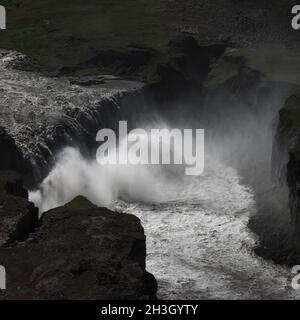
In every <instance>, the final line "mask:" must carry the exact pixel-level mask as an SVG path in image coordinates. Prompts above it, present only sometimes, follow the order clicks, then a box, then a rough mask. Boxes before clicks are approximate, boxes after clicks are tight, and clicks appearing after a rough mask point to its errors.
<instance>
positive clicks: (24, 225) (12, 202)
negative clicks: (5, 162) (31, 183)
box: [0, 171, 38, 247]
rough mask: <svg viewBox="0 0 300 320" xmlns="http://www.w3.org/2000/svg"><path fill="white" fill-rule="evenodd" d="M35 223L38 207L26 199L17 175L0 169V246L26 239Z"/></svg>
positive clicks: (26, 194) (26, 196)
mask: <svg viewBox="0 0 300 320" xmlns="http://www.w3.org/2000/svg"><path fill="white" fill-rule="evenodd" d="M37 223H38V209H37V208H36V207H35V206H34V205H33V203H31V202H29V201H28V193H27V191H26V190H25V189H24V188H23V184H22V181H21V180H20V178H19V177H18V175H17V174H16V173H15V172H13V171H0V247H1V246H7V245H9V244H10V243H12V242H14V241H22V240H24V239H26V238H27V237H28V235H29V234H30V233H31V232H32V231H33V230H34V228H35V227H36V225H37Z"/></svg>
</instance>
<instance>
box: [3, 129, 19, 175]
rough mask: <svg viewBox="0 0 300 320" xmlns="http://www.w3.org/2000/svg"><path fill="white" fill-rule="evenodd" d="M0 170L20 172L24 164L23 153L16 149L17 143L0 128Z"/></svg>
mask: <svg viewBox="0 0 300 320" xmlns="http://www.w3.org/2000/svg"><path fill="white" fill-rule="evenodd" d="M0 150H1V156H0V170H19V169H20V167H21V163H22V153H21V151H20V150H19V149H18V148H17V147H16V145H15V141H14V139H13V138H11V137H10V136H9V135H8V134H7V133H6V131H5V129H4V128H2V127H0Z"/></svg>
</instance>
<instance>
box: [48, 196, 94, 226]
mask: <svg viewBox="0 0 300 320" xmlns="http://www.w3.org/2000/svg"><path fill="white" fill-rule="evenodd" d="M93 209H97V207H96V206H95V205H94V204H93V203H91V202H90V201H89V200H87V199H86V198H84V197H82V196H78V197H76V198H75V199H73V200H72V201H71V202H69V203H67V204H66V205H64V206H62V207H58V208H55V209H52V210H49V211H47V212H46V213H45V214H44V216H43V221H44V222H45V221H47V220H48V219H56V220H61V219H66V218H68V217H71V216H76V215H77V214H80V215H82V214H83V212H86V213H88V212H89V211H90V210H93Z"/></svg>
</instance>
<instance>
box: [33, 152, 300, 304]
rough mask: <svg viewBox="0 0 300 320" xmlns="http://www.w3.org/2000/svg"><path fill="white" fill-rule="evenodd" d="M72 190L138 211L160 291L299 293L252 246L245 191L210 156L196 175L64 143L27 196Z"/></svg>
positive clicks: (44, 200) (240, 295)
mask: <svg viewBox="0 0 300 320" xmlns="http://www.w3.org/2000/svg"><path fill="white" fill-rule="evenodd" d="M179 171H180V170H179ZM78 194H82V195H84V196H86V197H87V198H89V199H90V200H91V201H93V202H94V203H95V204H97V205H99V206H103V205H105V206H108V207H110V208H112V209H115V210H117V211H123V212H127V213H131V214H134V215H136V216H138V217H139V218H140V219H141V221H142V224H143V227H144V229H145V233H146V236H147V269H148V271H149V272H151V273H153V274H154V276H155V277H156V279H157V280H158V285H159V291H158V296H159V298H161V299H292V298H299V297H300V293H298V292H297V291H294V290H292V289H291V287H290V282H291V278H292V275H291V272H290V270H289V269H288V268H285V267H282V266H278V265H275V264H273V263H272V262H269V261H265V260H263V259H262V258H260V257H257V256H256V255H255V254H254V252H253V247H254V246H255V245H256V241H257V239H255V236H254V235H253V234H252V233H251V232H250V230H249V229H248V227H247V223H248V221H249V217H250V215H251V214H255V202H254V199H253V192H252V190H251V189H250V188H248V187H246V186H243V185H241V184H240V177H239V176H238V174H237V172H236V171H235V170H234V169H232V168H230V167H225V166H224V165H222V164H220V163H218V162H216V161H213V160H212V159H210V160H209V161H208V162H207V165H206V169H205V171H204V174H203V175H201V176H198V177H188V176H177V175H176V170H171V171H169V172H168V174H164V171H163V170H162V168H159V167H158V168H156V169H155V170H154V169H153V168H152V167H151V168H149V167H147V166H99V165H98V164H97V163H96V162H95V161H94V162H91V161H87V160H85V159H83V158H82V157H81V155H80V153H79V152H78V151H77V150H75V149H72V148H67V149H65V150H64V152H63V153H62V154H61V156H60V158H59V160H58V163H57V165H56V167H55V168H54V169H53V170H52V172H51V173H50V174H49V176H48V177H47V178H46V179H45V180H44V182H43V183H42V185H41V186H40V188H39V190H37V191H34V192H31V193H30V198H31V200H32V201H34V202H35V203H36V204H37V205H38V206H39V207H40V208H41V210H48V209H50V208H52V207H56V206H58V205H62V204H64V203H66V202H68V201H70V200H71V199H72V198H73V197H74V196H76V195H78ZM120 199H123V200H120ZM124 199H126V201H125V200H124Z"/></svg>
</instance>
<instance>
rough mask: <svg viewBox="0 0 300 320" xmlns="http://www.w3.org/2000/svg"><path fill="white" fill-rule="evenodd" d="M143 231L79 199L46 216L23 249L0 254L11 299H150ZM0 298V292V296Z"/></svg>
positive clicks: (152, 285) (130, 219) (131, 219)
mask: <svg viewBox="0 0 300 320" xmlns="http://www.w3.org/2000/svg"><path fill="white" fill-rule="evenodd" d="M145 258H146V245H145V235H144V231H143V228H142V226H141V224H140V221H139V219H138V218H136V217H135V216H133V215H128V214H121V213H115V212H112V211H110V210H108V209H105V208H98V207H96V206H94V205H93V204H92V203H90V202H89V201H88V200H86V199H85V198H83V197H77V198H76V199H74V200H73V201H72V202H70V203H69V204H67V205H65V206H63V207H60V208H56V209H53V210H50V211H49V212H46V213H45V214H44V215H43V217H42V219H41V223H40V226H39V227H38V228H37V229H36V231H35V232H34V233H33V234H32V235H31V237H30V238H29V239H28V240H27V241H26V242H23V243H19V244H15V245H12V246H10V247H8V248H2V249H0V263H1V264H2V265H4V266H5V267H6V272H7V290H6V292H5V296H3V298H10V299H154V298H156V281H155V279H154V277H153V276H152V275H151V274H149V273H148V272H147V271H146V270H145ZM0 295H1V292H0Z"/></svg>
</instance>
